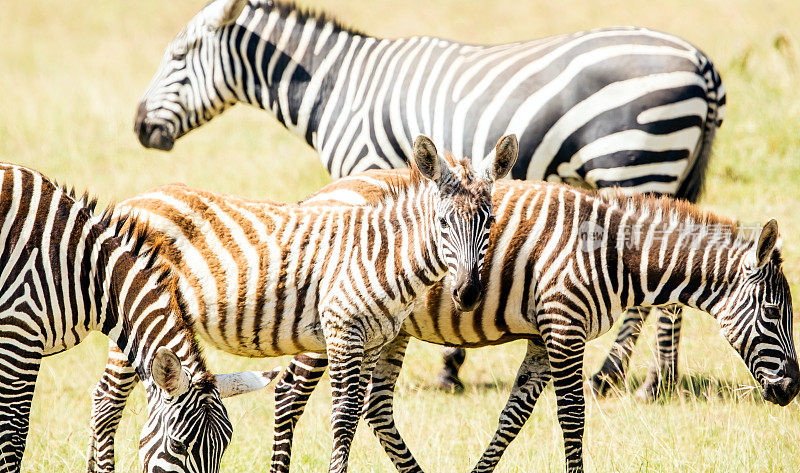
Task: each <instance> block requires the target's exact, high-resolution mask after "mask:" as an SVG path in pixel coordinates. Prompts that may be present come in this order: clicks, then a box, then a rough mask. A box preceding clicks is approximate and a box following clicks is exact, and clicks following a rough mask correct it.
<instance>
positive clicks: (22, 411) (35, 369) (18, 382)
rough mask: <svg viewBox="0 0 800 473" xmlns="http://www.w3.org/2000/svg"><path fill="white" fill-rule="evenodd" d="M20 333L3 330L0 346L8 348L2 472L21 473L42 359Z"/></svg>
mask: <svg viewBox="0 0 800 473" xmlns="http://www.w3.org/2000/svg"><path fill="white" fill-rule="evenodd" d="M27 328H28V327H25V329H27ZM19 333H20V332H18V331H17V330H13V331H11V332H10V333H8V334H5V333H2V331H0V346H2V347H7V348H8V349H6V350H3V352H4V353H3V354H2V356H0V473H18V472H19V471H20V465H21V464H22V454H23V453H24V452H25V441H26V440H27V438H28V427H29V423H30V413H31V401H32V400H33V391H34V388H35V386H36V378H37V376H38V374H39V365H40V364H41V360H42V348H41V346H36V347H31V346H30V341H29V340H23V341H22V343H21V340H20V339H19ZM22 333H26V332H22ZM5 335H9V336H5Z"/></svg>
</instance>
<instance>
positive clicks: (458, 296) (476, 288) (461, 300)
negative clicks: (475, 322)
mask: <svg viewBox="0 0 800 473" xmlns="http://www.w3.org/2000/svg"><path fill="white" fill-rule="evenodd" d="M452 295H453V301H454V302H455V304H456V308H457V309H458V310H460V311H461V312H470V311H472V310H475V307H477V305H478V303H480V302H481V300H482V299H483V284H481V282H480V281H479V280H478V279H477V278H470V279H466V280H465V281H463V282H462V283H460V284H457V285H455V286H454V287H453V294H452Z"/></svg>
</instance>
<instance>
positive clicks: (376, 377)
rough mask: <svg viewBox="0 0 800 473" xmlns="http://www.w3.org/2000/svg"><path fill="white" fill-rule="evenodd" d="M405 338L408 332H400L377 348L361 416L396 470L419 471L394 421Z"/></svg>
mask: <svg viewBox="0 0 800 473" xmlns="http://www.w3.org/2000/svg"><path fill="white" fill-rule="evenodd" d="M408 340H409V336H408V335H405V334H400V335H398V336H397V337H396V338H395V339H394V340H393V341H392V342H391V343H389V344H388V345H386V346H385V347H383V350H381V354H380V357H379V358H378V362H377V364H376V365H375V370H374V371H373V372H372V384H371V385H370V390H369V394H368V396H367V401H366V405H365V406H364V418H365V419H366V421H367V424H369V426H370V427H371V428H372V430H373V432H374V433H375V436H377V437H378V440H379V441H380V443H381V445H382V446H383V449H384V450H385V451H386V453H387V454H388V455H389V458H390V459H391V460H392V463H394V466H395V468H397V470H398V471H399V472H401V473H412V472H413V473H422V468H420V466H419V464H418V463H417V460H416V459H415V458H414V455H412V453H411V451H410V450H409V449H408V446H407V445H406V443H405V441H404V440H403V437H402V436H401V435H400V432H399V431H398V430H397V426H396V424H395V422H394V387H395V385H396V383H397V377H398V376H399V375H400V370H401V369H402V368H403V358H404V357H405V354H406V347H408Z"/></svg>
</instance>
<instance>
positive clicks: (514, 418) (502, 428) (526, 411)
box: [472, 338, 551, 473]
mask: <svg viewBox="0 0 800 473" xmlns="http://www.w3.org/2000/svg"><path fill="white" fill-rule="evenodd" d="M550 378H551V375H550V361H549V360H548V359H547V350H546V349H545V347H544V342H543V341H542V339H541V338H537V339H535V340H528V351H527V353H525V359H524V360H523V361H522V365H521V366H520V367H519V371H517V378H516V380H515V381H514V387H513V388H511V395H510V396H509V398H508V402H506V406H505V407H504V408H503V412H501V413H500V421H499V424H498V426H497V430H496V431H495V434H494V437H492V441H491V442H489V446H488V447H486V450H484V452H483V455H481V458H480V460H478V463H477V464H476V465H475V468H473V469H472V472H473V473H485V472H490V471H494V469H495V467H496V466H497V463H498V462H499V461H500V457H501V456H502V455H503V453H504V452H505V450H506V447H508V444H510V443H511V441H513V440H514V439H515V438H516V437H517V434H519V431H520V429H522V426H523V425H525V422H527V421H528V418H529V417H530V415H531V412H532V411H533V407H534V406H535V405H536V400H537V399H539V395H540V394H541V393H542V390H543V389H544V388H545V386H547V383H549V382H550Z"/></svg>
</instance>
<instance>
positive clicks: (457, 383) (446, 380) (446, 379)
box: [436, 347, 467, 391]
mask: <svg viewBox="0 0 800 473" xmlns="http://www.w3.org/2000/svg"><path fill="white" fill-rule="evenodd" d="M466 358H467V350H465V349H463V348H459V347H445V348H444V349H442V360H443V361H444V366H442V371H440V372H439V375H438V376H437V377H436V384H438V385H439V387H440V388H442V389H445V390H449V391H461V390H463V389H464V383H463V382H461V379H460V378H459V377H458V371H459V370H460V369H461V366H462V365H463V364H464V360H466Z"/></svg>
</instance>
